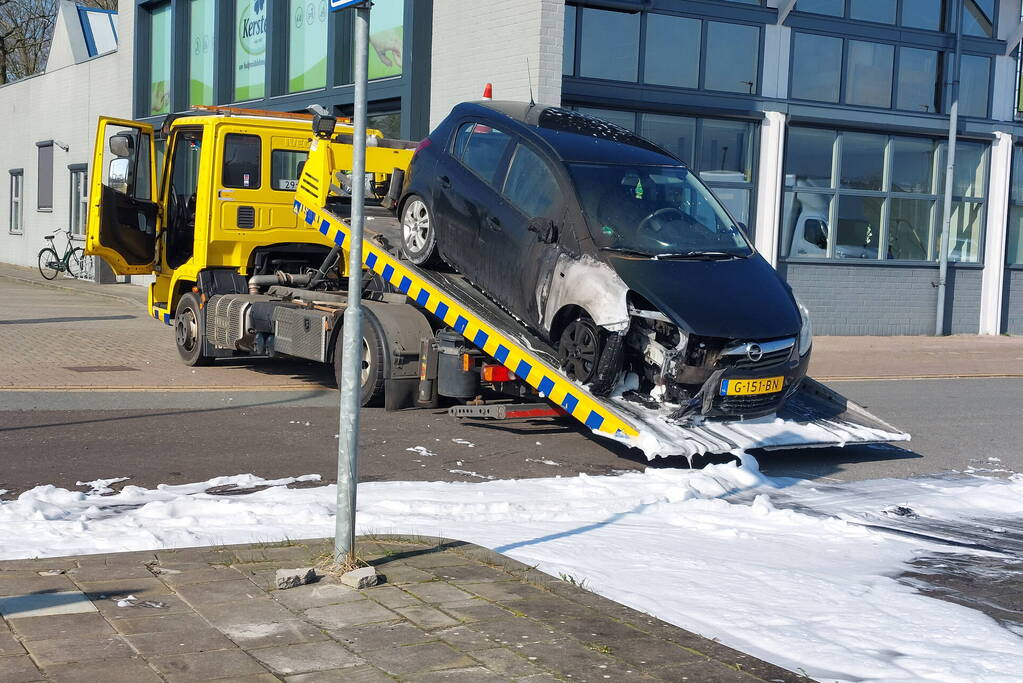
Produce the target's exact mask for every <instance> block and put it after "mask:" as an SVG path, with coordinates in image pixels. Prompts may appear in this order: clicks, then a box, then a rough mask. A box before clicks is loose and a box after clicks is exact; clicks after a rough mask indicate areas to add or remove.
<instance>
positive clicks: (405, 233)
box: [401, 194, 440, 266]
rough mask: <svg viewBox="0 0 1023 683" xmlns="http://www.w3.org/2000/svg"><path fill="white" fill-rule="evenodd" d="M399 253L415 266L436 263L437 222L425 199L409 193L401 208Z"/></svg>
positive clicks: (437, 261)
mask: <svg viewBox="0 0 1023 683" xmlns="http://www.w3.org/2000/svg"><path fill="white" fill-rule="evenodd" d="M401 253H402V256H403V257H404V258H405V260H406V261H410V262H411V263H414V264H415V265H417V266H428V265H436V264H437V263H439V262H440V260H439V258H438V257H437V224H436V222H434V220H433V214H432V213H431V211H430V207H428V206H427V205H426V201H425V200H423V198H422V197H420V196H419V195H415V194H414V195H410V196H409V197H408V199H406V200H405V205H404V206H403V207H402V210H401Z"/></svg>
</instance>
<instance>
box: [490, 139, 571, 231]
mask: <svg viewBox="0 0 1023 683" xmlns="http://www.w3.org/2000/svg"><path fill="white" fill-rule="evenodd" d="M503 192H504V195H505V196H506V197H507V198H508V200H509V201H510V202H511V203H512V204H513V205H514V206H515V207H516V208H517V209H518V210H519V211H521V212H522V213H524V214H526V215H527V216H550V215H551V214H552V213H553V210H554V206H555V204H556V202H557V196H558V181H557V180H556V179H555V176H554V172H553V171H551V167H550V166H549V165H548V164H547V162H546V161H544V160H543V158H542V157H541V156H540V155H539V154H537V153H536V152H534V151H533V150H532V149H530V148H529V147H527V146H526V145H521V144H520V145H519V146H518V147H516V148H515V156H514V157H513V158H512V162H511V166H510V167H509V168H508V175H507V177H506V178H505V180H504V190H503Z"/></svg>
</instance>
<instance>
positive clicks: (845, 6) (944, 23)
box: [792, 0, 1001, 40]
mask: <svg viewBox="0 0 1023 683" xmlns="http://www.w3.org/2000/svg"><path fill="white" fill-rule="evenodd" d="M999 2H1000V0H994V12H993V13H992V35H991V36H976V35H973V34H969V33H963V36H964V37H969V38H977V39H980V40H997V39H998V13H999V10H1000V9H1001V8H1000V7H999ZM905 4H906V3H905V2H904V0H896V7H895V21H894V22H893V23H888V22H883V21H871V20H869V19H854V18H853V17H852V16H851V15H850V9H851V8H852V2H851V0H842V14H841V15H838V16H836V15H834V14H822V13H819V12H811V11H807V10H802V9H800V8H799V2H798V0H797V2H796V5H795V7H793V8H792V11H793V12H794V13H798V14H800V15H802V16H806V17H824V18H826V19H830V20H835V19H840V20H843V21H855V22H856V23H859V24H869V25H871V26H891V27H893V28H900V29H901V28H906V29H909V30H911V31H928V32H931V33H955V28H954V27H955V16H954V14H953V12H954V8H955V7H956V5H957V3H956V2H948V3H946V4H945V7H944V8H943V9H942V13H941V20H940V24H939V27H938V28H937V29H929V28H918V27H916V26H909V25H907V24H904V23H903V14H904V11H905V10H904V7H905ZM965 4H966V3H965V1H964V2H963V5H962V6H963V9H964V10H965Z"/></svg>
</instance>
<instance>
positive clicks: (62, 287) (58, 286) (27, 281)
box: [0, 273, 146, 310]
mask: <svg viewBox="0 0 1023 683" xmlns="http://www.w3.org/2000/svg"><path fill="white" fill-rule="evenodd" d="M0 278H2V279H7V280H13V281H14V282H19V283H21V284H23V285H33V286H35V287H44V288H46V289H56V290H61V291H65V292H74V293H76V294H85V295H87V296H99V297H103V298H104V299H115V300H117V301H121V302H124V303H127V304H131V305H132V306H139V307H140V308H142V309H143V310H145V308H146V303H145V301H139V300H138V299H130V298H128V297H126V296H121V295H120V294H108V293H106V292H94V291H92V290H89V289H83V288H81V287H74V286H72V285H63V284H56V283H53V282H40V281H39V280H31V279H29V278H25V277H18V276H17V275H11V274H10V273H0Z"/></svg>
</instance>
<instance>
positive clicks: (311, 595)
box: [270, 580, 396, 610]
mask: <svg viewBox="0 0 1023 683" xmlns="http://www.w3.org/2000/svg"><path fill="white" fill-rule="evenodd" d="M388 588H390V587H388ZM394 590H396V589H394ZM373 596H374V597H376V591H375V590H374V592H373ZM270 597H272V598H273V599H274V600H276V601H277V602H279V603H281V604H282V605H284V606H285V607H288V608H289V609H293V610H304V609H310V608H313V607H323V606H325V605H336V604H339V603H342V602H354V601H357V600H364V599H365V598H364V597H363V595H362V593H360V592H359V591H357V590H355V589H354V588H349V587H348V586H339V585H338V584H336V583H328V582H326V581H322V580H321V581H318V582H317V583H310V584H308V585H306V586H299V587H297V588H289V589H288V590H283V591H273V592H272V593H271V594H270Z"/></svg>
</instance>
